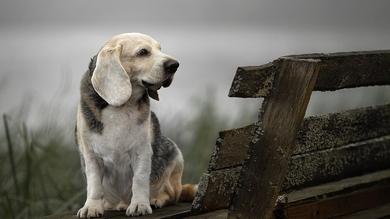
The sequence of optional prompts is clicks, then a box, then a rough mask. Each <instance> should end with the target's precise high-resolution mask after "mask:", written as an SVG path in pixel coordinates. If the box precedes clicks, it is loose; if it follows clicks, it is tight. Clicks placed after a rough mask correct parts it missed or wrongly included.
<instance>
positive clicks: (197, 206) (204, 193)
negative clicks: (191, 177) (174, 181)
mask: <svg viewBox="0 0 390 219" xmlns="http://www.w3.org/2000/svg"><path fill="white" fill-rule="evenodd" d="M241 170H242V167H235V168H231V169H223V170H216V171H211V172H210V173H207V174H203V176H202V177H201V179H200V181H199V187H198V191H197V194H196V197H195V200H194V202H193V205H192V212H193V213H194V214H201V213H206V212H210V211H215V210H219V209H225V208H228V207H229V205H230V203H231V199H232V196H233V192H234V189H235V187H236V185H237V183H238V180H239V177H240V175H241Z"/></svg>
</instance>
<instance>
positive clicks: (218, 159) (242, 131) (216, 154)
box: [209, 125, 255, 171]
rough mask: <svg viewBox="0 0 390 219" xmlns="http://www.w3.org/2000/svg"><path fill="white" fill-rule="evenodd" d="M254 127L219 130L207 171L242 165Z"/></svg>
mask: <svg viewBox="0 0 390 219" xmlns="http://www.w3.org/2000/svg"><path fill="white" fill-rule="evenodd" d="M254 128H255V126H254V125H249V126H245V127H242V128H237V129H232V130H226V131H222V132H220V133H219V137H218V139H217V143H216V145H215V147H214V149H213V152H212V154H211V159H210V163H209V171H213V170H219V169H224V168H229V167H235V166H238V165H242V163H243V161H244V159H245V157H246V156H247V151H248V148H249V144H250V141H251V137H252V133H253V131H254Z"/></svg>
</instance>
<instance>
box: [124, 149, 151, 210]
mask: <svg viewBox="0 0 390 219" xmlns="http://www.w3.org/2000/svg"><path fill="white" fill-rule="evenodd" d="M137 150H138V151H136V153H134V154H135V155H137V156H136V157H135V158H134V159H133V162H132V164H131V165H132V168H133V172H134V176H133V185H132V193H133V196H132V198H131V203H130V206H129V207H128V208H127V211H126V215H127V216H139V215H147V214H152V208H151V207H150V202H149V193H150V191H149V187H150V186H149V184H150V182H149V181H150V172H151V165H152V155H153V151H152V147H151V146H150V144H147V146H146V147H144V148H139V149H137Z"/></svg>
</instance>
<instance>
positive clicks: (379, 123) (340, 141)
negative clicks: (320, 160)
mask: <svg viewBox="0 0 390 219" xmlns="http://www.w3.org/2000/svg"><path fill="white" fill-rule="evenodd" d="M385 135H390V104H386V105H379V106H372V107H365V108H359V109H352V110H346V111H342V112H338V113H331V114H326V115H320V116H311V117H307V118H305V119H304V121H303V123H302V127H301V129H300V131H299V134H298V137H297V145H296V147H295V149H294V152H293V154H294V155H299V154H305V153H310V152H314V151H320V150H324V149H330V148H335V147H340V146H344V145H347V144H351V143H355V142H359V141H364V140H368V139H373V138H378V137H381V136H385Z"/></svg>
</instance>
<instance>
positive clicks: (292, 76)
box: [229, 58, 320, 218]
mask: <svg viewBox="0 0 390 219" xmlns="http://www.w3.org/2000/svg"><path fill="white" fill-rule="evenodd" d="M319 67H320V61H318V60H296V59H290V58H286V59H280V60H279V61H278V64H277V71H276V74H275V80H274V83H273V86H274V88H273V89H272V92H271V93H270V95H269V96H268V98H266V99H265V100H264V102H263V106H262V111H261V112H260V115H259V122H258V123H257V124H256V126H257V128H256V130H255V132H254V136H253V138H252V142H251V145H250V147H249V150H248V154H249V155H250V156H249V158H248V159H247V160H246V161H245V163H244V169H243V173H242V176H241V179H242V180H240V182H239V184H238V188H237V192H236V194H235V197H234V199H233V206H232V211H231V213H230V214H229V218H240V217H242V218H269V217H270V216H271V214H272V207H273V205H274V203H275V200H276V197H277V196H278V194H279V190H280V187H281V183H282V182H283V179H284V175H285V171H286V169H287V165H288V163H289V159H290V157H291V154H292V151H293V148H294V144H295V138H296V135H297V134H298V131H299V128H300V126H301V123H302V121H303V117H304V115H305V111H306V107H307V104H308V102H309V99H310V96H311V92H312V89H313V87H314V84H315V81H316V78H317V74H318V71H319ZM297 84H299V85H300V86H296V85H297ZM264 179H267V180H264Z"/></svg>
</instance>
